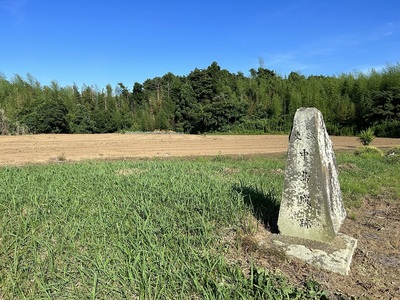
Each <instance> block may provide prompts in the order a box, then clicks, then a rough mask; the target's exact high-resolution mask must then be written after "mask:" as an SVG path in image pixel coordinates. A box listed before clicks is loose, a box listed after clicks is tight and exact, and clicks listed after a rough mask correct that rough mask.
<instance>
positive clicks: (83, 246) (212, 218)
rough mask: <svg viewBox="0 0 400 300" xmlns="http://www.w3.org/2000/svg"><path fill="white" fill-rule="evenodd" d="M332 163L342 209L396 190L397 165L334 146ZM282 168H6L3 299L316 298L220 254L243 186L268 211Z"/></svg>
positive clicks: (184, 163)
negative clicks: (264, 203) (336, 167)
mask: <svg viewBox="0 0 400 300" xmlns="http://www.w3.org/2000/svg"><path fill="white" fill-rule="evenodd" d="M338 162H339V164H341V165H343V166H344V167H343V168H342V170H341V173H340V174H341V175H340V180H341V185H342V189H343V193H344V199H345V200H346V206H347V207H352V206H354V205H358V204H359V202H360V199H362V197H364V196H365V195H367V194H379V193H386V194H388V195H392V196H393V198H394V199H395V198H396V197H397V199H398V198H399V197H400V187H399V186H398V182H400V174H399V172H398V170H399V163H398V161H397V162H396V161H395V162H393V161H390V162H388V160H387V159H385V158H377V157H371V156H366V157H362V156H354V155H350V154H340V155H339V156H338ZM284 164H285V161H284V158H283V157H277V158H260V157H258V158H256V157H253V158H243V159H232V158H224V157H214V158H198V159H193V160H181V159H171V160H166V161H162V160H148V161H147V160H146V161H131V162H128V161H127V162H85V163H74V164H69V163H62V164H53V165H40V166H26V167H2V168H0V178H1V180H0V219H1V222H0V298H4V299H9V298H15V299H22V298H30V299H46V298H54V299H87V298H92V299H95V298H96V299H120V298H131V299H132V298H141V299H157V298H161V299H171V298H175V299H188V298H193V299H198V298H204V299H228V298H235V297H236V298H245V299H252V298H256V299H262V298H265V299H271V297H272V298H276V299H279V298H283V297H285V295H286V296H289V295H290V296H291V297H294V298H307V297H310V298H311V297H314V296H315V295H316V293H315V290H313V289H312V285H309V286H308V288H307V287H306V286H305V287H304V288H299V287H293V286H292V285H291V284H290V283H289V282H287V281H286V280H285V279H284V278H281V277H280V276H279V275H274V274H272V273H269V272H262V271H260V270H259V268H257V266H254V268H252V269H251V271H250V272H248V273H244V272H242V270H240V268H239V267H238V266H235V265H232V264H230V263H228V262H227V260H226V258H225V257H224V253H225V251H226V249H225V248H224V246H226V245H224V243H222V242H221V234H222V232H223V229H224V228H225V229H226V228H230V227H233V228H235V227H236V228H240V227H241V226H243V222H244V220H245V219H246V218H247V216H248V215H249V214H250V213H251V211H252V209H253V208H252V206H251V205H250V204H249V203H251V201H249V200H250V199H249V196H251V195H252V193H251V191H258V194H259V195H260V193H261V195H262V196H263V199H264V200H265V201H267V202H268V201H269V205H270V207H275V208H276V205H275V204H276V203H274V201H275V200H276V201H278V202H279V199H280V194H281V190H282V184H283V172H282V170H283V169H284ZM274 205H275V206H274ZM275 213H276V212H275ZM249 259H250V258H249ZM310 288H311V289H310Z"/></svg>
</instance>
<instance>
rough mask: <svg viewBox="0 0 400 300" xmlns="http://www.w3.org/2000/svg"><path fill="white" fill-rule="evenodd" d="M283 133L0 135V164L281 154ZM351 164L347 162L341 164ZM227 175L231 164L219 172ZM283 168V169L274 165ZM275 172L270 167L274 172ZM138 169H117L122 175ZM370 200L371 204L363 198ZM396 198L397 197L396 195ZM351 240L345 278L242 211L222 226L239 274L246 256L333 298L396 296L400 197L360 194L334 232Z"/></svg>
mask: <svg viewBox="0 0 400 300" xmlns="http://www.w3.org/2000/svg"><path fill="white" fill-rule="evenodd" d="M332 141H333V144H334V148H335V150H336V151H337V150H354V149H355V148H357V147H359V146H361V144H360V142H359V141H358V139H357V138H355V137H332ZM399 144H400V140H399V139H384V138H376V139H375V140H374V142H373V145H374V146H376V147H378V148H381V149H383V148H391V147H394V146H398V145H399ZM287 147H288V136H276V135H273V136H268V135H234V136H224V135H184V134H99V135H27V136H0V165H24V164H38V163H55V162H63V161H82V160H88V159H135V158H150V157H194V156H207V155H237V156H241V155H271V154H274V153H284V152H286V151H287ZM341 168H342V169H344V170H347V169H353V168H356V166H354V165H351V164H347V165H342V166H339V170H340V169H341ZM224 171H225V172H227V173H232V172H236V171H237V170H235V169H226V170H224ZM278 171H280V172H283V170H278ZM278 171H277V172H278ZM134 172H138V170H135V169H129V170H124V171H122V172H121V173H120V174H118V175H121V176H124V175H127V174H131V173H134ZM370 200H371V201H370ZM397 200H399V199H397ZM340 231H341V232H343V233H344V234H347V235H349V236H352V237H354V238H356V239H357V240H358V246H357V250H356V252H355V255H354V258H353V262H352V265H351V271H350V274H349V276H342V275H338V274H334V273H331V272H327V271H323V270H320V269H318V268H314V267H312V266H309V265H307V264H305V263H302V262H300V261H298V260H294V259H290V258H288V257H286V256H285V255H284V254H282V253H280V252H279V251H278V250H276V249H275V248H273V246H272V244H270V243H268V242H266V241H268V240H269V236H270V235H271V234H272V233H271V232H270V230H269V229H268V226H265V224H260V222H259V221H257V220H256V219H255V218H254V217H252V216H249V220H248V224H246V225H245V226H244V228H242V230H240V231H233V230H229V229H228V230H227V231H226V233H225V237H226V240H225V242H226V243H227V244H229V247H227V249H228V252H227V253H226V257H227V258H228V260H229V261H230V262H232V263H235V264H237V263H239V264H240V265H241V266H242V268H243V269H244V270H245V271H246V269H247V270H249V269H250V265H251V260H252V259H253V261H254V262H255V264H256V265H260V266H264V267H266V268H267V269H269V270H273V271H276V272H279V273H282V274H284V275H285V276H287V277H289V278H290V279H291V280H292V281H293V282H294V283H295V284H297V285H299V286H301V285H303V284H304V282H306V281H307V280H309V279H312V280H315V281H317V282H319V283H320V284H322V288H323V289H326V290H329V291H330V298H332V299H335V298H336V299H348V297H349V296H355V297H356V298H361V299H400V272H399V271H398V270H399V269H400V201H391V202H389V201H387V200H385V199H364V202H363V204H362V206H361V207H360V208H357V209H353V210H352V212H351V214H350V217H348V218H347V219H346V220H345V222H344V224H343V226H342V228H341V230H340Z"/></svg>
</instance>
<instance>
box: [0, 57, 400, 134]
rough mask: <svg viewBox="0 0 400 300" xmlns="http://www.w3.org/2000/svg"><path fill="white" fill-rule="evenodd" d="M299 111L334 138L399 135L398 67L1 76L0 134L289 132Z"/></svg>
mask: <svg viewBox="0 0 400 300" xmlns="http://www.w3.org/2000/svg"><path fill="white" fill-rule="evenodd" d="M299 107H316V108H318V109H319V110H320V111H321V112H322V114H323V116H324V119H325V123H326V127H327V130H328V132H329V133H330V134H333V135H354V134H357V133H358V132H360V131H361V130H364V129H366V128H373V129H374V131H375V134H376V135H377V136H382V137H400V64H397V65H391V66H387V67H386V68H384V69H383V70H382V71H379V72H378V71H375V70H372V71H371V72H369V73H368V74H364V73H350V74H341V75H339V76H304V75H302V74H300V73H298V72H291V73H290V74H289V76H284V77H283V76H280V75H279V74H277V73H275V72H274V71H272V70H269V69H266V68H264V67H262V66H260V67H259V68H258V69H251V70H250V71H249V75H248V76H245V75H244V74H243V73H242V72H238V73H231V72H229V71H228V70H225V69H222V68H221V67H220V66H219V65H218V64H217V63H216V62H213V63H212V64H211V65H210V66H208V67H207V68H205V69H197V68H196V69H194V70H193V71H191V72H190V73H189V74H188V75H187V76H177V75H174V74H172V73H167V74H165V75H164V76H162V77H155V78H152V79H147V80H146V81H144V82H143V83H139V82H135V83H134V84H133V86H132V87H128V86H125V85H124V84H123V83H119V84H118V85H117V86H116V87H114V88H113V87H112V86H111V85H110V84H108V85H107V86H106V87H104V88H99V87H97V86H87V85H84V86H82V87H78V86H76V85H75V84H73V85H72V86H65V87H61V86H59V84H58V83H57V82H56V81H52V82H51V84H50V85H44V86H43V85H41V84H40V82H38V81H37V80H36V79H35V78H34V77H33V76H32V75H30V74H27V75H26V77H25V78H23V77H21V76H19V75H15V76H14V77H13V78H12V79H10V80H7V79H6V77H5V76H1V75H0V134H3V135H4V134H25V133H108V132H118V131H120V132H121V131H154V130H171V131H175V132H184V133H205V132H229V133H278V132H279V133H288V132H289V131H290V128H291V125H292V121H293V117H294V113H295V112H296V110H297V109H298V108H299Z"/></svg>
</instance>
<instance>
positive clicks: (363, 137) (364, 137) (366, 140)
mask: <svg viewBox="0 0 400 300" xmlns="http://www.w3.org/2000/svg"><path fill="white" fill-rule="evenodd" d="M358 138H359V139H360V141H361V143H362V144H363V145H364V146H368V145H369V144H371V142H372V141H373V140H374V138H375V132H374V130H373V129H372V128H371V127H369V128H367V129H365V130H362V131H361V132H360V135H359V136H358Z"/></svg>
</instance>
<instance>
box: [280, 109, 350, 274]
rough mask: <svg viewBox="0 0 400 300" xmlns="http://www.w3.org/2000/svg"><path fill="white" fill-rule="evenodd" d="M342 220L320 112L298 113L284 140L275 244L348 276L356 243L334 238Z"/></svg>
mask: <svg viewBox="0 0 400 300" xmlns="http://www.w3.org/2000/svg"><path fill="white" fill-rule="evenodd" d="M345 217H346V211H345V209H344V205H343V200H342V194H341V191H340V185H339V180H338V171H337V166H336V159H335V154H334V152H333V146H332V142H331V140H330V138H329V136H328V133H327V131H326V128H325V123H324V120H323V117H322V114H321V112H320V111H318V110H317V109H316V108H300V109H298V110H297V112H296V114H295V117H294V122H293V128H292V132H291V134H290V139H289V150H288V154H287V162H286V170H285V181H284V186H283V193H282V201H281V206H280V210H279V218H278V228H279V231H280V233H281V234H280V235H276V236H273V237H272V240H273V242H274V244H276V245H277V246H278V247H281V248H283V250H284V251H285V253H286V254H287V255H289V256H293V257H296V258H298V259H301V260H303V261H306V262H307V263H310V264H313V265H316V266H319V267H321V268H324V269H327V270H331V271H333V272H337V273H340V274H344V275H346V274H348V272H349V270H350V264H351V261H352V257H353V254H354V251H355V248H356V246H357V240H356V239H354V238H352V237H349V236H347V235H344V234H341V233H339V229H340V226H341V225H342V223H343V221H344V219H345Z"/></svg>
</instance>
